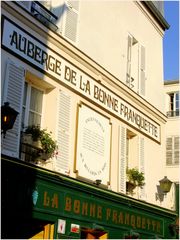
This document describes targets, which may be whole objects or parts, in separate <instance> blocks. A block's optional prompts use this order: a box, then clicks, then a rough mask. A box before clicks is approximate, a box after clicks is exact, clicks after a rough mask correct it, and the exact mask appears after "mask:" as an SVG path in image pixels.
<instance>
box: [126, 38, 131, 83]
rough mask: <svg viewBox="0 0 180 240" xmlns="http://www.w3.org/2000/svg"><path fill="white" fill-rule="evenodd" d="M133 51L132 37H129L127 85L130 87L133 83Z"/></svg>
mask: <svg viewBox="0 0 180 240" xmlns="http://www.w3.org/2000/svg"><path fill="white" fill-rule="evenodd" d="M131 50H132V37H131V36H128V46H127V73H126V84H127V85H128V86H129V87H130V83H131Z"/></svg>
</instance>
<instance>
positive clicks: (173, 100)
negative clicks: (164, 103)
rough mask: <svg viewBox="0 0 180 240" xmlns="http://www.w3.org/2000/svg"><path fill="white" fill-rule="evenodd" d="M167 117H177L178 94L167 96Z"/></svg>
mask: <svg viewBox="0 0 180 240" xmlns="http://www.w3.org/2000/svg"><path fill="white" fill-rule="evenodd" d="M167 116H168V117H176V116H179V92H175V93H170V94H169V111H168V112H167Z"/></svg>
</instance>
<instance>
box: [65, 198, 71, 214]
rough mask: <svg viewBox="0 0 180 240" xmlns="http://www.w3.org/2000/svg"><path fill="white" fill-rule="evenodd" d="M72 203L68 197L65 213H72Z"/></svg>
mask: <svg viewBox="0 0 180 240" xmlns="http://www.w3.org/2000/svg"><path fill="white" fill-rule="evenodd" d="M71 207H72V201H71V198H70V197H66V203H65V211H69V212H70V211H71Z"/></svg>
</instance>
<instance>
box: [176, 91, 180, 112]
mask: <svg viewBox="0 0 180 240" xmlns="http://www.w3.org/2000/svg"><path fill="white" fill-rule="evenodd" d="M178 109H179V93H176V110H178Z"/></svg>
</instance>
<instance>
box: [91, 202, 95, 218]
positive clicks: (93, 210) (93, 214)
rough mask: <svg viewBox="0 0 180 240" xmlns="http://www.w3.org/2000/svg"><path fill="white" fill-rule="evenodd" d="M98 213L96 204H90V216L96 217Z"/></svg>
mask: <svg viewBox="0 0 180 240" xmlns="http://www.w3.org/2000/svg"><path fill="white" fill-rule="evenodd" d="M95 215H96V205H95V204H90V217H95Z"/></svg>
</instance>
